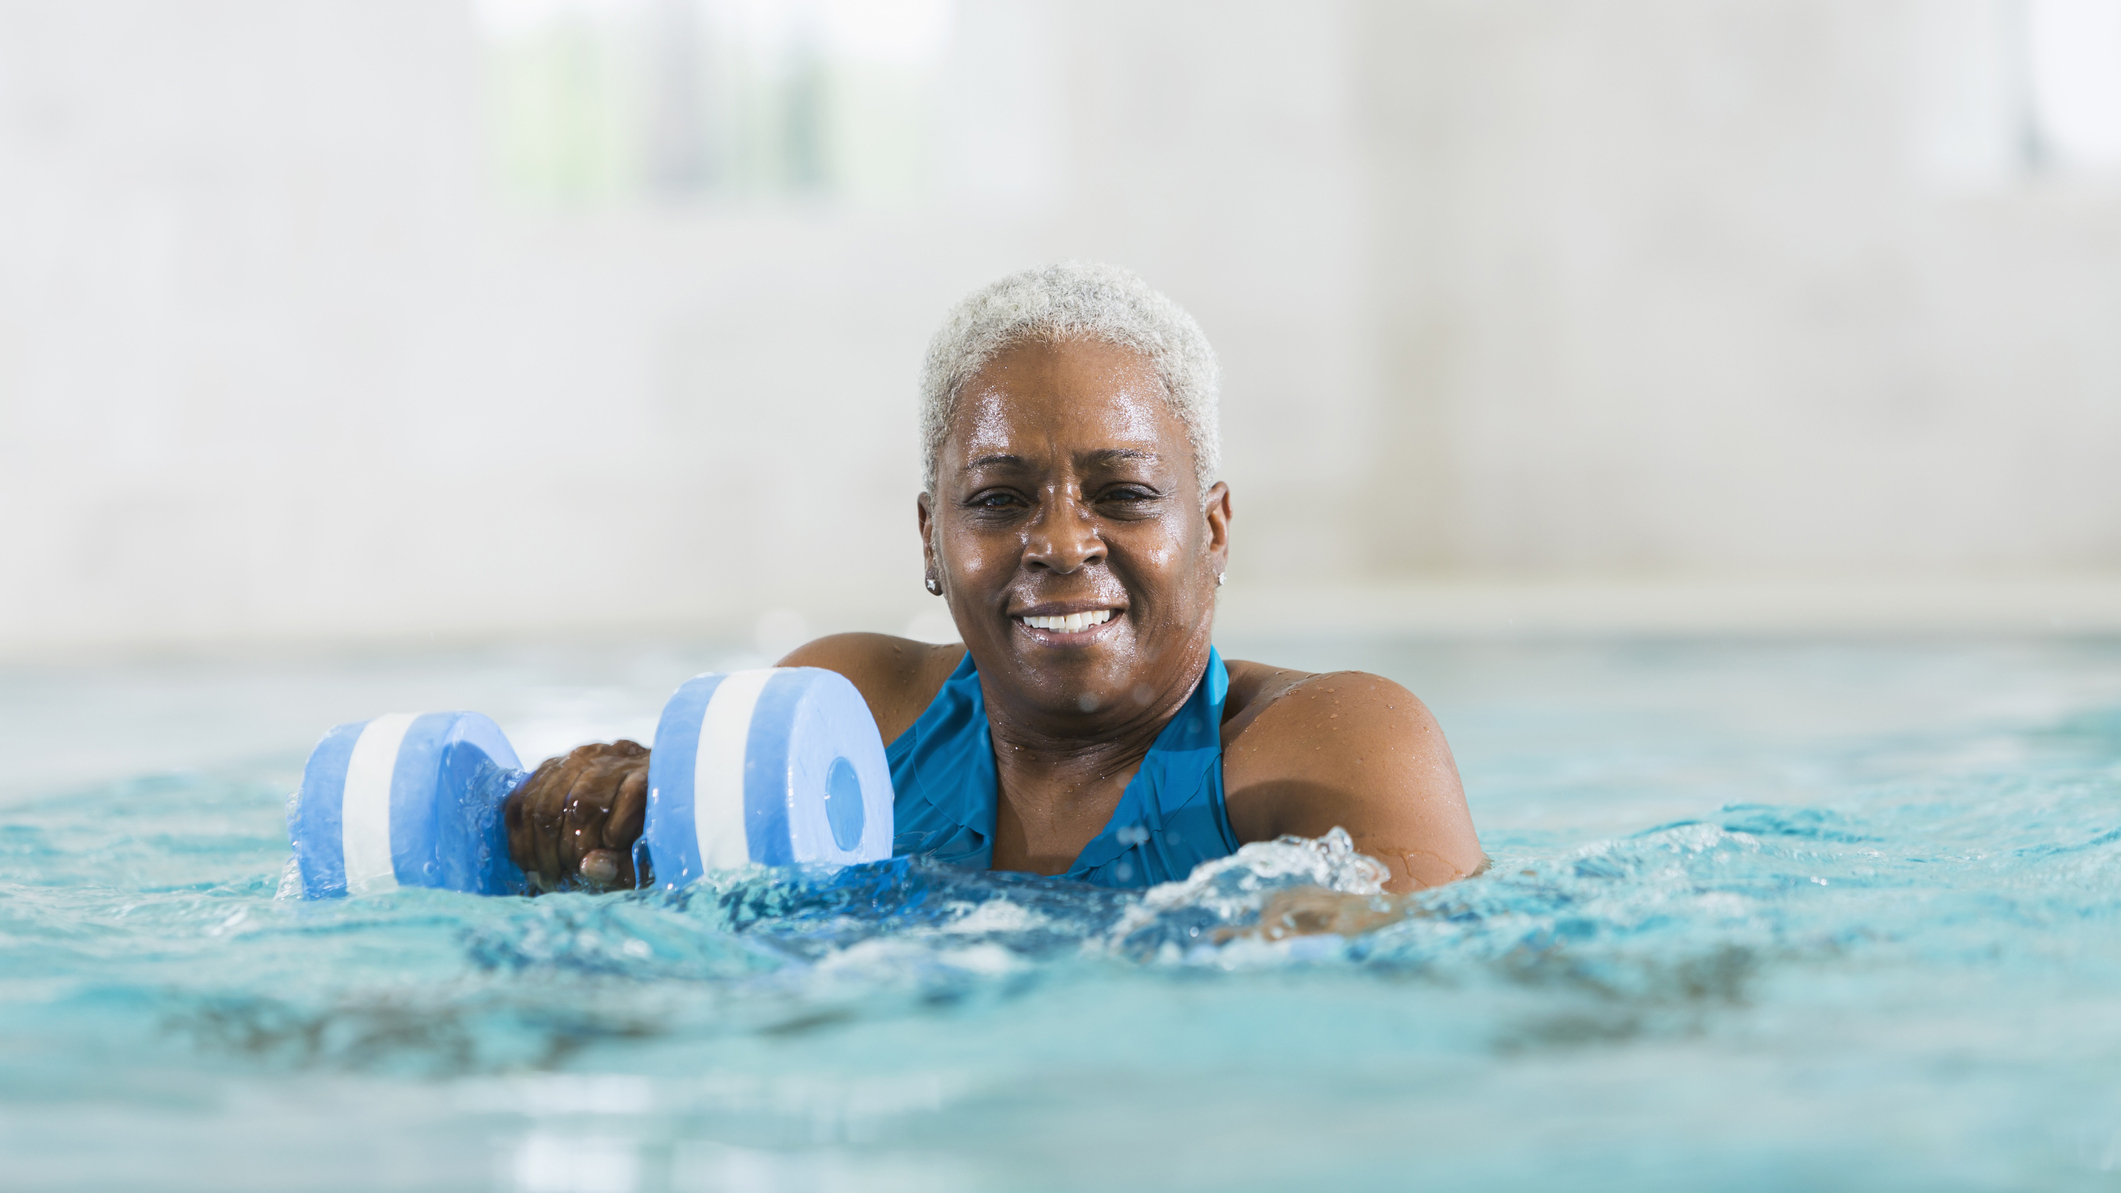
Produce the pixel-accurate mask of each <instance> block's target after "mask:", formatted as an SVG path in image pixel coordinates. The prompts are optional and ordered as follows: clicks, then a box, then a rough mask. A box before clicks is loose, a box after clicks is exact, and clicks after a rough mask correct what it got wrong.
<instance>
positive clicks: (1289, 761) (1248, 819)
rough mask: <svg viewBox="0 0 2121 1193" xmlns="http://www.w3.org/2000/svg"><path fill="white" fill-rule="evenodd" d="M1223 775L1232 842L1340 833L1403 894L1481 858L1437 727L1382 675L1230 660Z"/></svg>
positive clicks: (1468, 869)
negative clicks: (1385, 870)
mask: <svg viewBox="0 0 2121 1193" xmlns="http://www.w3.org/2000/svg"><path fill="white" fill-rule="evenodd" d="M1223 780H1224V785H1225V788H1226V790H1227V792H1228V799H1227V802H1228V806H1229V810H1230V823H1231V827H1232V828H1233V829H1234V830H1236V832H1237V835H1238V837H1239V838H1240V839H1241V840H1247V841H1251V840H1265V839H1270V838H1272V837H1275V836H1279V835H1281V834H1283V833H1295V834H1297V835H1300V836H1306V837H1315V836H1318V835H1319V834H1321V833H1324V832H1326V831H1327V830H1329V829H1332V828H1334V827H1336V826H1337V827H1340V828H1345V829H1347V830H1348V832H1349V834H1350V835H1351V836H1353V837H1354V838H1355V841H1356V845H1357V847H1358V848H1360V849H1361V850H1362V851H1363V852H1364V853H1367V854H1369V855H1370V856H1372V857H1376V858H1378V859H1379V860H1381V861H1384V862H1385V863H1386V864H1387V866H1389V867H1390V868H1391V869H1392V871H1393V879H1394V883H1393V885H1394V886H1395V887H1397V888H1401V889H1404V888H1407V887H1414V886H1432V885H1435V884H1436V883H1438V882H1448V881H1450V880H1451V879H1453V878H1458V877H1463V876H1464V875H1466V874H1470V873H1472V872H1473V871H1475V870H1476V869H1478V868H1479V866H1480V864H1481V861H1482V855H1481V853H1480V843H1479V840H1478V838H1477V837H1476V836H1475V834H1474V832H1473V822H1472V816H1471V814H1470V813H1469V812H1468V811H1467V810H1466V802H1465V791H1464V789H1463V787H1462V786H1461V785H1460V783H1459V779H1458V767H1457V764H1456V763H1455V762H1454V761H1453V760H1452V758H1451V747H1450V744H1449V743H1448V742H1446V741H1445V740H1444V735H1443V729H1442V727H1441V726H1439V725H1438V724H1437V723H1436V718H1435V717H1434V716H1433V715H1432V714H1431V713H1430V712H1429V709H1428V706H1427V705H1425V704H1423V703H1422V702H1421V700H1420V698H1419V697H1417V696H1415V695H1414V693H1412V692H1410V691H1408V690H1407V689H1406V688H1405V687H1402V686H1401V685H1399V684H1397V683H1394V682H1393V681H1391V680H1389V679H1386V678H1384V677H1383V676H1379V675H1371V674H1369V673H1367V672H1362V671H1336V672H1327V673H1323V674H1314V673H1311V672H1304V671H1294V670H1290V669H1287V668H1278V667H1270V666H1267V665H1265V664H1259V663H1246V662H1233V663H1231V664H1230V696H1229V700H1228V703H1227V704H1226V705H1225V716H1224V721H1223Z"/></svg>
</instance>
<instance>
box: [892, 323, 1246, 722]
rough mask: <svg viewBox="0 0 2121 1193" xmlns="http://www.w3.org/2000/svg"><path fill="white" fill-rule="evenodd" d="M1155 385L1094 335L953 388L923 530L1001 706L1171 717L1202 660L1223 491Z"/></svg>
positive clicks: (1038, 714)
mask: <svg viewBox="0 0 2121 1193" xmlns="http://www.w3.org/2000/svg"><path fill="white" fill-rule="evenodd" d="M1163 392H1164V390H1163V383H1162V381H1161V380H1159V379H1158V377H1157V375H1156V371H1155V370H1154V369H1153V368H1152V367H1151V366H1150V364H1149V362H1148V360H1147V359H1146V358H1144V357H1143V356H1141V355H1140V354H1138V353H1136V352H1133V351H1131V350H1129V349H1126V348H1121V347H1118V346H1115V345H1111V344H1107V343H1104V342H1102V341H1097V340H1066V341H1061V342H1059V343H1046V342H1026V343H1022V344H1018V345H1015V346H1014V347H1011V348H1009V349H1006V350H1004V351H1003V352H1000V353H998V354H996V356H995V357H994V358H993V359H992V360H990V361H989V362H987V364H986V366H985V367H984V368H982V369H981V370H980V371H979V372H978V373H977V374H975V375H974V376H973V378H972V379H971V380H970V381H969V382H967V383H966V385H965V387H964V389H963V390H962V391H960V393H959V396H958V401H957V407H956V410H955V412H954V416H953V418H952V420H951V425H950V432H949V435H948V437H947V438H946V439H945V440H944V442H943V446H942V450H941V452H940V453H939V460H938V467H937V471H936V490H937V491H936V492H935V493H934V494H924V495H923V496H922V498H921V503H920V513H921V534H922V538H923V539H924V540H925V541H926V542H927V543H928V569H929V573H930V574H931V575H934V576H936V577H937V578H938V579H940V580H941V581H942V584H943V591H944V593H945V594H946V595H947V596H948V597H949V599H950V611H951V614H952V616H953V617H954V618H955V619H956V621H957V628H958V632H959V633H960V634H961V635H962V636H963V637H964V641H965V646H966V648H967V649H968V650H970V651H971V652H972V657H973V659H974V661H975V662H976V663H977V665H978V666H979V669H980V676H981V680H982V686H983V687H984V688H985V689H986V691H987V692H988V698H989V700H990V702H993V703H995V704H997V705H1000V706H1002V709H1001V710H1000V711H1005V712H1007V713H1012V714H1015V715H1018V716H1030V717H1035V718H1040V719H1045V720H1051V719H1058V721H1060V722H1062V723H1066V724H1077V725H1094V724H1096V723H1100V722H1123V721H1126V720H1128V719H1131V718H1135V717H1140V716H1143V715H1153V714H1155V713H1157V712H1159V711H1160V712H1163V713H1165V714H1166V715H1167V714H1168V713H1169V712H1170V711H1173V710H1175V708H1176V706H1177V703H1178V702H1182V701H1183V700H1184V699H1185V697H1186V695H1187V694H1188V693H1189V692H1190V691H1191V689H1192V686H1193V684H1194V682H1195V681H1196V680H1197V679H1198V678H1199V675H1200V673H1201V670H1202V668H1204V667H1205V666H1206V665H1207V657H1208V643H1209V634H1210V631H1211V629H1212V627H1213V623H1214V613H1215V586H1216V580H1217V577H1219V576H1220V575H1221V574H1222V571H1223V566H1224V561H1225V559H1226V557H1227V554H1228V549H1229V515H1230V506H1229V495H1228V491H1227V490H1226V489H1225V488H1224V486H1223V485H1222V484H1221V483H1220V482H1218V483H1217V484H1216V485H1215V486H1214V488H1212V489H1211V490H1210V491H1209V492H1208V494H1207V495H1206V496H1205V498H1204V497H1203V494H1202V493H1201V491H1200V485H1199V482H1198V480H1197V479H1196V478H1195V475H1194V467H1193V449H1192V447H1191V445H1190V443H1189V442H1188V440H1187V437H1186V427H1185V424H1184V423H1183V422H1181V421H1179V418H1178V416H1177V415H1175V414H1173V413H1172V412H1171V408H1170V406H1169V405H1168V404H1167V403H1166V402H1165V400H1164V397H1163Z"/></svg>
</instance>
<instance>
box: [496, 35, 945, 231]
mask: <svg viewBox="0 0 2121 1193" xmlns="http://www.w3.org/2000/svg"><path fill="white" fill-rule="evenodd" d="M477 12H478V16H479V25H480V29H481V32H482V35H483V37H484V39H485V44H486V59H487V79H486V82H487V107H488V120H489V130H490V131H489V136H490V141H491V145H492V149H493V156H494V158H495V166H496V169H497V173H498V175H499V179H500V182H501V185H502V188H503V189H504V190H505V191H506V192H507V193H508V194H509V195H510V196H511V197H514V198H517V199H522V200H527V201H530V202H533V203H538V204H546V205H558V206H577V207H578V206H590V205H604V204H610V203H613V202H630V201H641V200H655V201H676V202H684V201H692V200H717V201H746V200H779V201H789V200H804V199H815V200H832V201H843V202H856V203H892V202H897V201H904V200H911V199H917V198H919V197H921V196H922V195H923V194H924V193H925V192H926V190H927V189H928V188H929V186H930V180H931V179H932V178H933V177H934V176H935V173H936V170H935V169H934V166H933V162H932V158H933V157H934V155H935V153H936V145H935V129H936V125H937V120H936V108H937V104H938V87H939V73H940V71H941V68H942V65H943V59H944V55H945V53H946V51H947V49H948V46H949V41H950V35H951V25H952V20H951V18H952V11H951V5H950V0H478V4H477Z"/></svg>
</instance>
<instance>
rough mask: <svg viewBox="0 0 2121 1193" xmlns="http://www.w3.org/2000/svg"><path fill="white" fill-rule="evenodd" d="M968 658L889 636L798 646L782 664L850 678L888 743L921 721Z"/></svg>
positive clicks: (835, 638)
mask: <svg viewBox="0 0 2121 1193" xmlns="http://www.w3.org/2000/svg"><path fill="white" fill-rule="evenodd" d="M964 657H965V648H964V647H963V646H962V645H960V644H959V643H956V642H952V643H950V644H948V645H946V646H937V645H934V644H932V643H928V642H916V641H914V640H913V639H911V638H895V637H892V636H891V635H889V634H831V635H827V636H826V637H823V638H819V639H817V640H816V641H814V642H808V643H805V644H803V645H802V646H798V647H796V648H795V649H794V650H793V651H790V652H789V654H788V657H787V658H784V659H782V660H781V662H780V665H781V666H783V667H822V668H824V669H825V670H827V671H837V672H839V673H840V674H841V675H844V676H846V677H847V678H848V680H850V681H851V682H852V683H853V684H854V687H855V690H856V691H858V692H860V693H861V694H862V699H863V700H865V701H867V702H868V704H869V714H870V715H871V716H873V717H875V718H876V727H877V732H879V733H881V734H882V735H883V738H884V741H885V743H886V744H887V745H888V744H889V743H890V742H891V741H892V739H894V738H896V737H897V736H898V735H899V734H901V733H904V732H905V731H906V730H907V729H910V728H912V726H913V723H914V722H915V721H917V720H919V719H920V716H921V713H922V712H923V711H924V710H925V709H927V707H928V703H929V702H930V701H932V700H934V699H935V694H936V693H937V692H939V691H941V690H942V687H943V681H944V680H947V679H949V678H950V673H951V672H952V671H955V670H957V665H958V662H959V661H960V660H961V659H963V658H964Z"/></svg>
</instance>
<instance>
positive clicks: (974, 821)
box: [885, 647, 1237, 887]
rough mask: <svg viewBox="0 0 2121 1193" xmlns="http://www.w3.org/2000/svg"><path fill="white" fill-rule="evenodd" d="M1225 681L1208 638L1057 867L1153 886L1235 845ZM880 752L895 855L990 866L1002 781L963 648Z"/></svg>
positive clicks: (1094, 878)
mask: <svg viewBox="0 0 2121 1193" xmlns="http://www.w3.org/2000/svg"><path fill="white" fill-rule="evenodd" d="M1229 691H1230V673H1229V671H1228V670H1226V669H1225V668H1224V667H1223V660H1222V656H1221V655H1219V654H1217V653H1216V652H1215V649H1214V648H1213V647H1210V648H1209V650H1208V670H1207V673H1206V674H1204V675H1203V676H1201V681H1200V683H1199V684H1198V685H1196V686H1195V687H1194V689H1193V695H1191V696H1189V697H1187V699H1186V703H1185V706H1184V707H1182V708H1180V709H1179V710H1178V715H1177V716H1175V717H1172V718H1171V723H1170V724H1168V725H1166V726H1164V729H1163V732H1161V733H1159V734H1157V735H1156V741H1155V743H1154V744H1152V745H1151V746H1150V747H1149V753H1148V755H1147V756H1146V757H1144V758H1143V759H1142V764H1141V769H1140V770H1138V771H1136V772H1135V773H1134V777H1133V778H1132V779H1130V780H1128V781H1127V788H1126V790H1125V791H1123V792H1121V793H1120V797H1119V806H1118V807H1117V808H1114V809H1113V811H1112V819H1111V821H1110V822H1109V823H1107V824H1106V825H1105V830H1104V831H1103V832H1101V833H1099V834H1098V835H1097V836H1095V837H1093V838H1091V841H1090V843H1089V844H1088V845H1085V846H1083V851H1082V853H1081V854H1079V855H1077V857H1076V859H1075V864H1074V865H1073V866H1070V867H1069V868H1068V872H1067V873H1066V874H1063V875H1061V876H1060V877H1063V878H1072V879H1074V880H1075V881H1077V882H1088V883H1093V884H1095V885H1097V886H1109V887H1145V886H1153V885H1155V884H1157V883H1159V882H1171V881H1173V880H1175V879H1180V878H1184V877H1185V876H1186V875H1188V874H1190V873H1192V872H1193V867H1195V866H1197V865H1199V864H1200V863H1202V862H1205V861H1209V860H1211V859H1214V858H1219V857H1228V856H1230V855H1231V854H1233V853H1235V852H1237V836H1236V834H1234V833H1232V832H1231V831H1230V817H1229V815H1228V813H1227V812H1225V811H1224V809H1223V747H1222V720H1223V698H1224V697H1225V696H1226V695H1228V694H1229ZM885 756H886V757H887V758H889V759H890V762H891V786H892V789H893V791H894V792H895V793H896V796H895V799H894V802H893V805H892V815H893V817H894V821H895V825H894V827H895V835H894V836H893V838H892V841H891V852H892V854H893V856H903V855H905V854H925V855H928V856H931V857H934V858H937V859H939V860H941V861H946V862H952V863H955V864H957V865H961V866H976V867H978V868H980V869H983V870H985V869H991V868H992V867H993V865H994V804H995V800H996V799H997V797H998V795H999V792H1000V786H999V782H998V780H997V777H996V774H995V769H994V742H993V739H992V738H991V737H990V736H989V735H988V732H987V706H986V701H985V699H984V698H983V697H982V696H981V694H980V686H979V669H978V668H977V667H975V666H973V664H972V655H971V653H970V652H969V651H968V652H966V654H965V658H964V661H963V662H961V663H959V664H958V665H957V670H955V671H953V672H951V673H950V678H949V679H948V680H945V681H944V682H943V690H942V691H940V692H937V693H936V694H935V699H934V701H932V702H931V703H930V704H929V705H928V707H927V709H926V710H925V711H923V712H922V713H921V717H920V720H918V721H915V722H914V723H913V727H912V728H911V729H908V730H906V731H905V732H904V733H902V734H900V735H899V736H898V740H896V741H894V742H892V743H891V747H890V748H889V749H888V750H886V751H885Z"/></svg>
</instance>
